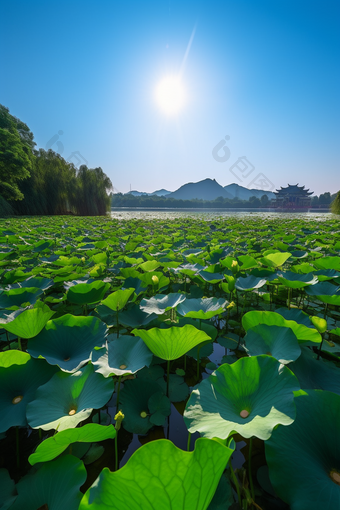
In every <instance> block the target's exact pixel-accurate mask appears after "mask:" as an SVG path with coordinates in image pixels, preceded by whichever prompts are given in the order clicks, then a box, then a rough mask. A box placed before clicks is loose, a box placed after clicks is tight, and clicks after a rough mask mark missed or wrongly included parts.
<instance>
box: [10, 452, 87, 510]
mask: <svg viewBox="0 0 340 510" xmlns="http://www.w3.org/2000/svg"><path fill="white" fill-rule="evenodd" d="M85 480H86V469H85V467H84V464H83V463H82V462H81V461H80V460H79V459H77V458H76V457H73V456H72V455H64V456H62V457H60V458H58V459H56V460H52V461H50V462H46V463H45V464H43V465H42V466H41V467H39V469H38V471H37V472H36V473H34V474H28V475H26V476H25V477H24V478H22V479H21V480H20V481H19V483H18V484H17V485H16V489H17V491H18V494H19V495H18V497H17V499H16V500H15V502H14V504H13V506H11V510H22V509H23V508H24V509H25V510H37V509H45V508H48V509H49V510H65V509H66V508H67V510H78V507H79V503H80V500H81V497H82V494H81V492H80V490H79V489H80V487H81V486H82V485H83V483H84V482H85Z"/></svg>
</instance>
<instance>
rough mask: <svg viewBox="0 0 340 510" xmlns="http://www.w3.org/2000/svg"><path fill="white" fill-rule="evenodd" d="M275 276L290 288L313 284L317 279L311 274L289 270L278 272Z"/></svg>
mask: <svg viewBox="0 0 340 510" xmlns="http://www.w3.org/2000/svg"><path fill="white" fill-rule="evenodd" d="M277 277H278V280H279V282H280V283H282V284H283V285H284V286H285V287H289V288H290V289H302V288H303V287H307V286H308V285H315V284H316V283H317V282H318V279H317V278H316V277H315V276H313V275H312V274H310V273H308V274H298V273H293V272H291V271H286V272H278V273H277Z"/></svg>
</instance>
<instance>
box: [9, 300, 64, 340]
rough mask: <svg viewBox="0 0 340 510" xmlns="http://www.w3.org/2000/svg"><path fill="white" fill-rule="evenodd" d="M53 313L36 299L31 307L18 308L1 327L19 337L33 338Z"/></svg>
mask: <svg viewBox="0 0 340 510" xmlns="http://www.w3.org/2000/svg"><path fill="white" fill-rule="evenodd" d="M54 313H55V312H52V310H50V308H49V307H48V306H47V305H45V304H44V303H42V302H41V301H37V303H36V304H35V305H34V307H33V308H28V309H27V310H22V311H21V310H20V311H19V310H18V311H17V312H16V314H15V316H14V318H13V320H12V321H9V322H7V323H6V324H3V326H2V327H3V328H4V329H6V330H7V331H8V332H9V333H12V334H13V335H16V336H17V337H19V338H27V339H29V338H34V337H35V336H37V335H38V333H40V331H41V330H42V329H43V327H44V326H45V324H46V323H47V321H48V320H50V318H51V317H52V316H53V315H54Z"/></svg>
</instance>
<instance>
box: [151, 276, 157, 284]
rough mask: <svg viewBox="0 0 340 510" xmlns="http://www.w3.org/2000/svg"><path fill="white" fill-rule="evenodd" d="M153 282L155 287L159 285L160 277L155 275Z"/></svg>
mask: <svg viewBox="0 0 340 510" xmlns="http://www.w3.org/2000/svg"><path fill="white" fill-rule="evenodd" d="M151 280H152V284H153V285H157V284H158V283H159V279H158V276H156V275H155V274H154V275H153V277H152V278H151Z"/></svg>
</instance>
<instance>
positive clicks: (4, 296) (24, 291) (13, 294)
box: [0, 287, 43, 308]
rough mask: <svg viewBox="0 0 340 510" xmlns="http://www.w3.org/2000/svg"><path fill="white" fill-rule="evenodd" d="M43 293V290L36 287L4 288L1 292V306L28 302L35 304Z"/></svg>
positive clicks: (6, 306)
mask: <svg viewBox="0 0 340 510" xmlns="http://www.w3.org/2000/svg"><path fill="white" fill-rule="evenodd" d="M42 293H43V290H42V289H37V288H36V287H24V288H19V289H12V290H4V291H3V292H1V293H0V308H12V307H13V306H21V305H24V304H26V303H30V304H31V305H34V303H35V302H36V301H37V299H38V298H39V297H40V296H41V294H42Z"/></svg>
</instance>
